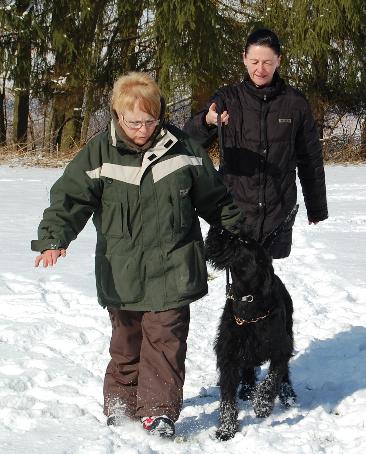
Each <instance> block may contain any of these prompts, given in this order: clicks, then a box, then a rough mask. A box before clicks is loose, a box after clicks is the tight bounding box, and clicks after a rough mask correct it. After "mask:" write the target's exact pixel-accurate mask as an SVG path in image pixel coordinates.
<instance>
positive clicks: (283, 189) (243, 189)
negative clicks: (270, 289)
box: [184, 72, 328, 258]
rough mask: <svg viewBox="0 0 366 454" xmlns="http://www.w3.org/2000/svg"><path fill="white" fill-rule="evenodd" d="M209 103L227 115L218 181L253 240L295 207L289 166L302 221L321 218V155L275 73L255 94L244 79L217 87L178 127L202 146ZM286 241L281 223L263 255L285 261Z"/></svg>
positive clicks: (304, 109)
mask: <svg viewBox="0 0 366 454" xmlns="http://www.w3.org/2000/svg"><path fill="white" fill-rule="evenodd" d="M213 102H215V103H216V106H217V111H218V112H222V111H224V110H227V111H228V113H229V115H230V119H229V123H228V125H227V126H225V127H224V128H223V144H224V162H223V168H222V172H223V177H224V181H225V184H226V185H227V187H228V188H229V190H230V191H231V193H232V195H233V197H234V201H235V202H236V203H237V204H238V206H239V207H241V208H242V209H243V211H244V212H245V213H246V216H247V222H248V224H251V225H252V227H253V232H254V236H255V238H256V239H257V240H259V241H263V240H264V239H265V238H266V237H268V235H269V234H270V233H271V232H273V231H274V230H275V229H277V227H279V226H281V225H282V224H283V222H284V220H285V219H286V218H287V216H288V215H289V213H290V212H291V211H292V209H293V208H294V206H295V205H296V196H297V189H296V168H297V171H298V176H299V179H300V183H301V187H302V192H303V195H304V200H305V205H306V210H307V215H308V219H309V221H313V222H317V221H322V220H324V219H326V218H327V217H328V209H327V199H326V187H325V176H324V166H323V157H322V150H321V145H320V142H319V137H318V132H317V128H316V125H315V122H314V119H313V116H312V113H311V110H310V106H309V104H308V102H307V100H306V98H305V97H304V96H303V95H302V94H301V93H300V92H299V91H297V90H295V89H294V88H291V87H288V86H286V85H285V83H284V82H283V80H282V79H281V78H280V77H279V75H278V73H277V72H275V74H274V78H273V82H272V85H271V86H269V87H265V88H262V89H260V88H256V87H255V86H254V85H253V83H252V82H251V81H250V79H249V77H248V76H247V77H246V78H245V80H244V81H243V82H241V83H239V84H237V85H230V86H226V87H224V88H221V89H219V90H218V91H217V92H216V93H215V94H214V96H213V97H212V98H211V99H210V100H209V102H208V103H207V105H206V106H205V108H204V109H203V110H202V111H201V112H199V113H198V114H197V115H196V116H195V117H193V118H192V119H191V120H190V121H188V123H187V124H186V125H185V128H184V129H185V131H186V132H187V133H188V134H190V135H191V136H192V137H193V138H195V139H196V140H198V141H200V142H201V143H202V144H203V145H204V146H208V145H209V144H210V142H211V141H212V140H213V138H214V137H215V136H216V135H217V128H216V127H215V126H214V127H212V126H208V125H207V124H206V121H205V117H206V114H207V111H208V109H209V106H210V105H211V104H212V103H213ZM291 242H292V225H288V226H287V228H286V229H285V230H283V231H282V232H281V234H280V235H278V236H277V237H276V241H275V242H274V243H273V244H272V246H271V248H270V253H271V255H272V256H273V257H274V258H283V257H287V256H288V255H289V254H290V251H291Z"/></svg>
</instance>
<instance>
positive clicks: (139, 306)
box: [98, 287, 208, 312]
mask: <svg viewBox="0 0 366 454" xmlns="http://www.w3.org/2000/svg"><path fill="white" fill-rule="evenodd" d="M207 293H208V287H206V288H205V289H204V290H203V291H201V292H200V293H198V294H197V295H194V296H189V297H186V298H184V297H182V298H181V299H179V300H175V301H169V302H167V303H165V304H164V305H161V306H160V307H154V308H152V307H151V303H147V302H142V301H141V302H140V301H138V302H136V303H122V302H121V301H115V300H107V299H102V298H100V297H98V303H99V304H100V305H101V306H102V307H103V308H108V307H111V308H113V309H119V310H121V311H144V312H161V311H167V310H170V309H177V308H178V307H183V306H187V305H188V304H191V303H193V302H194V301H197V300H199V299H201V298H203V297H204V296H205V295H207Z"/></svg>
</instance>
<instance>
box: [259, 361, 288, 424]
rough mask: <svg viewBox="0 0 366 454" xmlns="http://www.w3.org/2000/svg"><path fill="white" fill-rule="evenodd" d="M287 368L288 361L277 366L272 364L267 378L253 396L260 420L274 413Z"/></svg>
mask: <svg viewBox="0 0 366 454" xmlns="http://www.w3.org/2000/svg"><path fill="white" fill-rule="evenodd" d="M287 367H288V361H282V362H279V363H276V364H273V363H272V362H271V364H270V368H269V372H268V375H267V377H266V378H265V379H264V380H263V381H262V382H261V383H259V384H258V385H257V387H256V389H255V392H254V395H253V408H254V412H255V414H256V416H257V417H258V418H266V417H267V416H269V415H270V414H271V413H272V410H273V406H274V402H275V399H276V397H277V395H278V393H279V390H280V385H281V382H282V379H283V377H284V375H285V373H286V371H287Z"/></svg>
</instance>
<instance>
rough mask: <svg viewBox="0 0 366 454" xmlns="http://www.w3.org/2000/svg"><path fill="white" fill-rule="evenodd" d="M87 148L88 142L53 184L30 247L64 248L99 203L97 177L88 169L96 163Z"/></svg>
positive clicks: (42, 248) (99, 188)
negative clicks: (46, 206)
mask: <svg viewBox="0 0 366 454" xmlns="http://www.w3.org/2000/svg"><path fill="white" fill-rule="evenodd" d="M89 151H90V150H89V149H88V146H86V147H85V148H83V149H82V150H81V151H80V153H79V154H78V155H77V156H76V158H75V159H73V160H72V161H71V162H70V163H69V164H68V166H67V167H66V169H65V172H64V173H63V175H62V176H61V177H60V178H59V179H58V180H57V181H56V183H55V184H54V185H53V186H52V188H51V192H50V206H49V208H47V209H46V210H45V211H44V213H43V219H42V221H41V223H40V224H39V227H38V240H33V241H32V242H31V248H32V250H33V251H40V252H42V251H44V250H46V249H61V248H63V249H65V248H67V247H68V245H69V244H70V242H71V241H72V240H74V239H75V238H76V237H77V235H78V233H79V232H80V231H81V230H82V229H83V227H84V226H85V224H86V223H87V221H88V219H89V218H90V216H91V215H92V213H93V212H94V211H95V210H96V209H97V207H98V206H99V201H100V197H101V187H100V179H93V178H92V176H91V173H90V172H89V171H91V170H92V169H94V168H96V167H97V164H95V163H94V165H93V163H92V162H91V156H90V152H89ZM88 172H89V173H88Z"/></svg>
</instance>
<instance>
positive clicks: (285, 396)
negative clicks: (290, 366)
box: [278, 382, 297, 408]
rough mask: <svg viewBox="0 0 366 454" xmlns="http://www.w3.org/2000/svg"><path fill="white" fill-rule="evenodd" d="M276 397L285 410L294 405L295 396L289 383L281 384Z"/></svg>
mask: <svg viewBox="0 0 366 454" xmlns="http://www.w3.org/2000/svg"><path fill="white" fill-rule="evenodd" d="M278 397H279V398H280V402H281V404H282V405H283V406H284V407H285V408H289V407H292V406H293V405H295V403H296V398H297V396H296V393H295V391H294V388H293V387H292V385H291V383H287V382H283V383H281V386H280V392H279V394H278Z"/></svg>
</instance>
